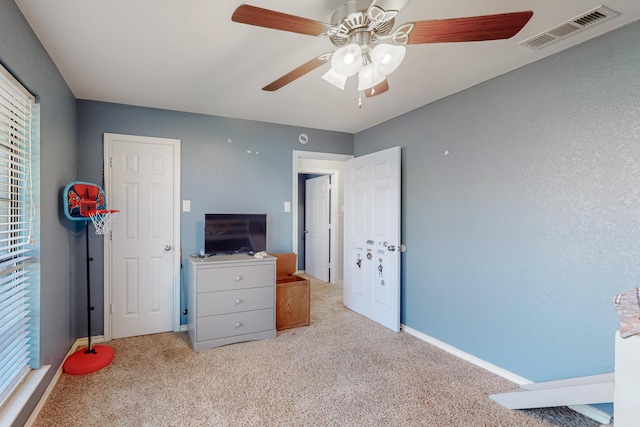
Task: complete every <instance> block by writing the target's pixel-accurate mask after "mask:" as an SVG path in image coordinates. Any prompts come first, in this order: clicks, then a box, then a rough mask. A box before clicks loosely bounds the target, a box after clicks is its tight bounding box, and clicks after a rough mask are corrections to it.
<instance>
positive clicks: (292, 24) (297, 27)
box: [231, 4, 331, 36]
mask: <svg viewBox="0 0 640 427" xmlns="http://www.w3.org/2000/svg"><path fill="white" fill-rule="evenodd" d="M231 20H232V21H234V22H240V23H242V24H248V25H256V26H258V27H264V28H271V29H274V30H282V31H290V32H292V33H299V34H308V35H310V36H319V35H320V34H323V33H325V32H326V31H327V30H328V29H329V28H331V25H329V24H326V23H324V22H320V21H314V20H313V19H307V18H302V17H300V16H295V15H289V14H286V13H282V12H276V11H275V10H270V9H263V8H261V7H256V6H251V5H248V4H243V5H241V6H238V8H237V9H236V10H235V12H233V15H232V16H231Z"/></svg>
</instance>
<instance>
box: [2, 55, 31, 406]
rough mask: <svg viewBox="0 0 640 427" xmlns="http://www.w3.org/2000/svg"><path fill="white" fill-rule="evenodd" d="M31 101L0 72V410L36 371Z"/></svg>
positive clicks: (24, 91) (6, 75)
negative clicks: (29, 375) (26, 378)
mask: <svg viewBox="0 0 640 427" xmlns="http://www.w3.org/2000/svg"><path fill="white" fill-rule="evenodd" d="M34 101H35V98H34V97H33V95H31V94H30V93H29V92H28V91H26V89H24V88H23V87H22V85H20V83H18V82H17V81H16V80H15V79H14V78H13V77H11V75H10V74H9V73H8V72H7V71H6V70H5V69H4V68H2V67H0V406H2V405H3V404H4V403H5V402H6V401H7V400H8V398H9V396H10V395H11V393H12V391H14V389H16V388H17V387H18V385H19V384H20V383H21V381H23V379H25V377H26V376H27V374H29V373H30V372H31V370H32V369H37V368H39V363H40V360H39V341H40V337H39V334H40V329H39V311H40V302H39V266H38V265H37V262H35V261H34V257H33V253H34V252H37V250H35V251H34V248H36V246H35V245H34V230H33V227H34V221H33V220H34V217H35V202H34V200H33V196H32V192H33V180H32V172H33V171H32V144H33V139H32V138H33V137H35V139H36V140H37V131H34V128H35V129H37V128H38V126H37V117H35V116H34V114H36V113H37V106H36V104H35V102H34Z"/></svg>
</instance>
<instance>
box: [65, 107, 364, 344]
mask: <svg viewBox="0 0 640 427" xmlns="http://www.w3.org/2000/svg"><path fill="white" fill-rule="evenodd" d="M212 102H215V100H212ZM105 132H106V133H120V134H129V135H144V136H155V137H162V138H176V139H180V140H181V141H182V143H181V160H182V165H181V169H182V176H181V186H182V188H181V192H182V199H183V200H185V199H186V200H191V212H183V213H182V219H181V221H182V225H181V233H182V252H183V259H185V260H186V258H187V257H188V256H189V255H190V254H193V253H197V252H199V251H200V249H203V244H204V214H205V212H212V213H215V212H220V213H243V212H248V213H266V214H267V222H268V225H267V240H268V241H267V250H268V251H269V252H274V253H276V252H291V248H292V238H293V237H292V236H293V218H292V216H291V215H292V214H291V212H284V207H283V203H284V202H285V201H289V202H291V201H292V198H293V184H292V180H293V153H292V151H293V150H309V151H321V152H326V153H338V154H352V153H353V135H351V134H346V133H340V132H329V131H323V130H315V129H306V128H298V127H292V126H284V125H277V124H271V123H262V122H254V121H248V120H237V119H229V118H223V117H215V116H207V115H200V114H193V113H183V112H176V111H167V110H158V109H151V108H141V107H132V106H126V105H119V104H110V103H103V102H94V101H84V100H80V101H78V141H79V146H78V163H79V165H78V179H79V180H84V181H90V182H96V183H102V158H103V134H104V133H105ZM302 132H304V133H306V134H307V135H309V141H310V142H309V143H308V144H306V145H301V144H300V143H299V142H298V135H300V133H302ZM229 139H230V140H231V142H229ZM111 207H112V208H114V209H115V208H117V207H114V206H111ZM90 250H91V255H92V256H93V257H94V259H95V261H94V265H92V270H91V274H92V276H91V280H92V283H93V282H94V277H95V282H96V284H95V287H96V290H95V291H94V290H93V286H92V293H91V296H92V299H93V300H94V301H95V303H94V305H95V307H96V308H95V312H94V313H95V314H94V317H92V319H94V318H95V322H94V323H95V329H94V334H99V333H101V331H102V330H103V327H104V325H103V319H104V314H103V308H104V307H103V289H104V288H103V286H104V284H103V280H102V279H103V265H102V259H103V246H102V239H93V241H92V242H91V249H90ZM80 268H82V266H80ZM182 277H183V280H184V279H185V278H186V275H185V274H183V275H182ZM94 295H96V297H95V298H93V296H94ZM183 308H184V304H183ZM76 316H77V325H78V331H77V334H78V336H86V327H84V325H85V324H86V320H85V319H86V311H83V310H80V309H79V310H77V311H76ZM182 323H186V318H183V319H182Z"/></svg>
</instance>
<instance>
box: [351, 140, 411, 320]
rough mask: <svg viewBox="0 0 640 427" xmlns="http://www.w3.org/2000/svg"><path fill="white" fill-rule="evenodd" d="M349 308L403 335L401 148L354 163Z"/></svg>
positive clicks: (371, 155) (379, 153) (352, 172)
mask: <svg viewBox="0 0 640 427" xmlns="http://www.w3.org/2000/svg"><path fill="white" fill-rule="evenodd" d="M345 180H346V181H345V212H344V218H345V259H344V288H343V289H344V304H345V306H347V308H349V309H351V310H353V311H355V312H357V313H360V314H362V315H363V316H366V317H368V318H370V319H371V320H374V321H376V322H378V323H380V324H381V325H383V326H386V327H387V328H389V329H392V330H394V331H396V332H398V331H400V147H393V148H389V149H386V150H383V151H379V152H377V153H373V154H368V155H365V156H361V157H356V158H355V159H352V160H348V161H347V164H346V170H345Z"/></svg>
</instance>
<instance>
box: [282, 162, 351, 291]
mask: <svg viewBox="0 0 640 427" xmlns="http://www.w3.org/2000/svg"><path fill="white" fill-rule="evenodd" d="M353 157H354V156H353V155H352V154H334V153H321V152H315V151H300V150H293V196H292V203H291V204H292V208H291V213H292V215H293V218H292V219H293V221H292V225H293V234H292V235H293V245H292V248H293V252H294V253H296V254H297V253H298V174H323V175H331V186H332V188H338V187H339V183H340V181H341V179H342V177H341V176H340V171H338V170H336V169H328V168H322V167H305V166H302V165H300V163H299V160H303V159H304V160H325V161H334V162H335V161H338V162H346V161H347V160H349V159H352V158H353ZM340 202H341V201H340V200H339V199H338V191H331V209H330V216H331V224H332V227H331V231H330V233H329V235H330V237H331V242H330V243H329V251H330V252H329V264H330V265H331V267H332V268H331V269H330V270H329V282H330V283H336V267H335V266H336V265H337V261H336V260H337V259H338V258H337V252H338V251H337V249H338V248H337V239H336V236H337V235H338V233H342V229H341V228H340V226H339V224H338V212H339V211H340V208H339V206H342V205H341V204H340ZM342 254H343V250H342V248H340V257H342Z"/></svg>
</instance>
